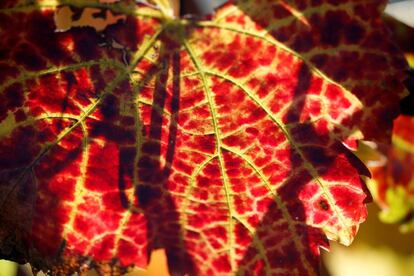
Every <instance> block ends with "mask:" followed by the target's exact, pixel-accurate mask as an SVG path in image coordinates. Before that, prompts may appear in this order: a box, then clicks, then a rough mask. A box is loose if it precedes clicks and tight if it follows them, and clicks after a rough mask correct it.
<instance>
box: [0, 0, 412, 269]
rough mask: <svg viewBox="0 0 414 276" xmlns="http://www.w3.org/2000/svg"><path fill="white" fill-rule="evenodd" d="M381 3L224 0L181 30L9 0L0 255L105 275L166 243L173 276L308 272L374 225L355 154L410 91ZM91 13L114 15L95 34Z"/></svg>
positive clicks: (159, 19)
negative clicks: (64, 15) (60, 18)
mask: <svg viewBox="0 0 414 276" xmlns="http://www.w3.org/2000/svg"><path fill="white" fill-rule="evenodd" d="M26 2H27V3H26ZM161 2H165V3H167V2H166V1H154V3H161ZM383 2H384V1H365V0H364V1H362V0H361V1H309V3H307V2H306V1H299V0H297V1H253V0H251V1H234V2H233V3H227V4H226V5H224V6H222V7H221V8H220V9H219V10H217V12H216V13H215V14H214V15H212V16H211V18H209V20H205V21H189V20H184V19H182V20H180V19H172V18H171V17H170V15H171V14H170V13H169V12H165V11H164V10H165V9H166V6H162V7H163V8H162V9H161V10H159V9H156V8H153V6H152V5H153V4H154V3H153V4H151V5H141V4H140V5H136V4H135V3H134V1H120V2H118V3H114V4H107V3H103V2H99V1H92V0H90V1H86V0H84V1H82V0H76V1H63V0H62V1H52V0H39V1H23V0H22V1H14V0H13V1H11V0H10V1H1V4H0V6H1V7H2V9H1V10H0V35H1V37H2V39H1V40H0V57H1V60H0V68H1V71H2V73H1V75H0V181H1V182H0V184H1V186H0V191H1V195H2V197H1V201H0V202H1V203H0V204H1V211H2V212H1V215H0V216H1V227H0V255H1V256H2V257H4V258H9V259H14V260H18V261H20V262H24V261H30V262H31V263H32V265H33V266H34V267H36V268H44V269H51V270H52V272H53V273H62V274H63V275H68V274H69V273H70V272H74V271H79V270H81V269H88V268H89V267H92V266H94V265H97V266H98V270H100V271H101V273H103V274H110V273H112V274H115V273H118V272H122V271H124V270H125V268H126V267H128V266H132V265H135V266H138V267H143V268H145V266H146V264H147V262H148V256H149V253H150V252H151V251H152V250H153V249H156V248H164V249H165V251H166V253H167V258H168V263H169V268H170V271H171V272H172V273H176V274H178V275H181V274H184V273H188V274H190V275H193V274H199V275H226V274H231V273H239V274H242V275H243V274H246V275H251V274H254V273H259V272H262V273H265V274H276V275H286V274H289V275H314V274H316V273H317V267H318V258H319V248H320V247H324V248H327V247H328V243H327V238H329V239H333V240H339V241H340V242H341V243H344V244H349V243H351V241H352V239H353V237H354V236H355V233H356V231H357V229H358V225H359V223H361V222H362V221H363V220H364V219H365V216H366V209H365V205H364V201H365V199H366V193H365V191H364V184H363V183H362V182H361V180H360V175H361V174H367V172H366V169H365V167H364V165H363V164H362V163H361V162H360V161H359V160H358V159H357V158H356V157H355V156H354V155H353V154H352V153H351V152H350V150H349V149H348V148H349V147H351V148H353V147H355V142H356V140H357V139H360V138H367V139H374V140H378V141H384V140H387V136H388V133H389V131H390V129H389V127H390V125H391V122H390V120H392V119H393V118H394V117H395V116H396V114H397V111H398V102H399V99H400V98H401V97H402V96H403V95H404V93H405V91H404V89H403V86H402V84H401V79H402V77H403V75H402V74H403V70H404V69H405V66H406V65H405V61H404V59H403V57H402V56H401V55H400V53H399V51H398V50H397V49H396V47H395V46H394V45H393V44H392V43H391V42H390V40H389V38H388V32H387V30H386V29H385V28H384V26H383V24H382V23H381V21H380V19H379V18H380V15H381V12H382V8H383V5H384V3H383ZM165 5H166V4H165ZM62 8H65V9H67V8H69V9H71V11H72V16H71V21H69V24H70V27H71V28H70V29H69V30H68V31H66V32H56V31H55V30H56V26H55V23H54V17H55V13H56V12H57V11H59V10H60V9H62ZM90 8H93V9H100V10H101V12H100V13H97V14H95V12H94V16H95V17H96V16H102V17H103V18H105V19H108V17H109V16H110V15H112V16H115V18H116V17H118V16H122V17H121V19H122V20H121V21H120V22H118V23H117V24H112V22H111V23H109V25H107V26H105V27H103V28H102V30H103V31H102V32H97V30H100V29H99V28H96V26H95V25H93V24H92V23H91V25H88V24H89V23H87V24H83V23H82V24H80V23H79V18H80V17H81V15H82V14H83V12H84V11H85V10H86V9H90ZM163 11H164V12H163ZM124 16H125V17H124ZM124 18H125V20H123V19H124ZM76 22H78V23H76ZM80 26H83V27H80ZM88 26H89V27H88ZM92 27H93V28H92ZM58 29H59V28H58ZM64 29H66V28H64ZM60 31H62V29H60ZM345 145H346V146H345Z"/></svg>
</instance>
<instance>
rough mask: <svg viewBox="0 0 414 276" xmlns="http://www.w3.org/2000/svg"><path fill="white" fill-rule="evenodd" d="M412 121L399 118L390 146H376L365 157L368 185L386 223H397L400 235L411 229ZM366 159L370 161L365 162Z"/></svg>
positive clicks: (413, 211)
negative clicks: (374, 150) (376, 156)
mask: <svg viewBox="0 0 414 276" xmlns="http://www.w3.org/2000/svg"><path fill="white" fill-rule="evenodd" d="M413 132H414V118H413V117H409V116H405V115H401V116H399V117H398V118H397V119H396V120H395V122H394V130H393V137H392V145H380V147H379V149H377V151H376V152H374V154H377V155H378V154H380V157H379V158H372V155H370V156H367V158H368V157H370V158H368V162H367V164H368V166H369V168H370V170H371V172H372V179H369V180H368V186H369V188H370V190H371V191H372V194H373V197H374V199H375V201H376V202H377V203H378V205H379V206H380V207H381V209H382V212H381V213H380V218H381V219H382V221H384V222H387V223H400V224H401V230H402V231H403V232H407V231H412V230H413V229H414V219H413V215H414V136H413ZM369 159H370V160H369Z"/></svg>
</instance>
